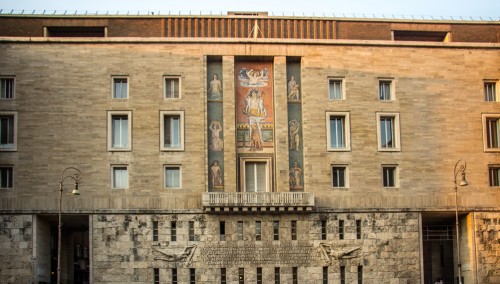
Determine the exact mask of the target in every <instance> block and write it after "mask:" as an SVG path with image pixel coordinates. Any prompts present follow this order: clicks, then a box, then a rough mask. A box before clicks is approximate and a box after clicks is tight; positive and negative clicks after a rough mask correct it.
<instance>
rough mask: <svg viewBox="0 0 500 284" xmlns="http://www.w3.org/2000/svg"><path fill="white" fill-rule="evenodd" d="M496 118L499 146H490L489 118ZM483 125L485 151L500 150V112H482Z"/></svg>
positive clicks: (497, 142)
mask: <svg viewBox="0 0 500 284" xmlns="http://www.w3.org/2000/svg"><path fill="white" fill-rule="evenodd" d="M492 119H493V120H496V121H497V129H496V130H497V131H496V132H497V133H496V144H497V145H496V146H497V147H488V137H489V136H488V132H489V127H488V124H487V123H488V121H489V120H492ZM482 126H483V147H484V152H500V113H499V114H493V113H483V114H482Z"/></svg>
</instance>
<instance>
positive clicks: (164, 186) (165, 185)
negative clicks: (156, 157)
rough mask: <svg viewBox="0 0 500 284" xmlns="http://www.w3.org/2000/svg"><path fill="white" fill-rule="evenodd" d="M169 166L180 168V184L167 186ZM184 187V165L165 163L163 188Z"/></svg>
mask: <svg viewBox="0 0 500 284" xmlns="http://www.w3.org/2000/svg"><path fill="white" fill-rule="evenodd" d="M167 168H171V169H174V168H178V169H179V185H178V186H171V187H168V186H167ZM181 188H182V166H181V165H178V164H165V165H163V189H181Z"/></svg>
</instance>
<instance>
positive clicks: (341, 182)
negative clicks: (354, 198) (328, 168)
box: [332, 165, 347, 188]
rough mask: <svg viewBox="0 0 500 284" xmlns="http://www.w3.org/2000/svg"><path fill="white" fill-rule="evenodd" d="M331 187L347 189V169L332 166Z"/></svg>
mask: <svg viewBox="0 0 500 284" xmlns="http://www.w3.org/2000/svg"><path fill="white" fill-rule="evenodd" d="M332 186H333V187H339V188H345V187H347V167H346V166H340V165H334V166H332Z"/></svg>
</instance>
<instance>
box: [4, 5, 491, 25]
mask: <svg viewBox="0 0 500 284" xmlns="http://www.w3.org/2000/svg"><path fill="white" fill-rule="evenodd" d="M240 13H241V14H240ZM255 14H258V15H255ZM1 17H16V18H67V19H81V18H89V19H96V18H97V19H106V18H110V19H111V18H128V19H133V18H140V19H147V18H149V19H162V18H213V19H215V18H250V19H304V20H332V21H339V22H342V21H344V22H389V23H426V24H436V23H437V24H452V23H453V24H494V25H500V17H470V16H468V17H454V16H446V17H444V16H437V17H434V16H414V15H410V16H405V15H377V14H373V15H365V14H362V15H356V14H345V13H330V14H325V13H318V14H315V13H312V14H305V13H296V14H295V13H291V14H290V13H288V14H285V13H273V12H246V11H244V12H227V13H226V14H223V13H222V12H217V13H212V12H205V13H203V12H199V13H194V12H193V13H191V11H187V12H186V11H178V12H170V11H169V12H161V11H137V12H120V11H116V12H109V11H107V12H100V11H90V12H89V11H85V12H80V11H58V10H55V11H54V10H50V11H46V10H44V11H36V10H34V11H30V10H21V11H18V10H4V9H0V18H1Z"/></svg>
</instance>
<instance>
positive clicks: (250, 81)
mask: <svg viewBox="0 0 500 284" xmlns="http://www.w3.org/2000/svg"><path fill="white" fill-rule="evenodd" d="M272 82H273V78H272V63H270V62H237V63H236V64H235V88H236V128H237V129H236V143H237V147H238V149H239V150H238V151H239V152H259V151H263V152H271V153H272V152H273V148H274V111H273V85H272Z"/></svg>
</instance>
